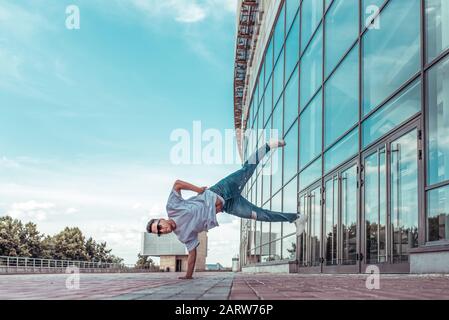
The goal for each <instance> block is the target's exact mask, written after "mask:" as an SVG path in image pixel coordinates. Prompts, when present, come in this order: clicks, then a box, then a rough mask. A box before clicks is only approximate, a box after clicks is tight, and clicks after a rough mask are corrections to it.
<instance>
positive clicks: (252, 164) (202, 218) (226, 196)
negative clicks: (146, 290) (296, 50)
mask: <svg viewBox="0 0 449 320" xmlns="http://www.w3.org/2000/svg"><path fill="white" fill-rule="evenodd" d="M284 146H285V141H283V140H279V141H278V140H272V141H270V142H269V143H267V144H265V145H264V146H262V147H261V148H259V150H257V151H256V152H255V153H254V154H253V155H252V156H251V157H250V158H249V159H248V160H247V161H246V162H245V163H244V165H243V167H242V168H241V169H240V170H238V171H236V172H234V173H233V174H231V175H229V176H227V177H226V178H224V179H222V180H221V181H219V182H218V183H217V184H215V185H214V186H212V187H211V188H209V189H208V188H206V187H197V186H194V185H192V184H190V183H187V182H184V181H180V180H177V181H176V182H175V184H174V186H173V190H172V191H171V193H170V196H169V197H168V201H167V206H166V209H167V213H168V218H169V219H168V220H166V219H162V218H161V219H152V220H150V221H149V222H148V224H147V232H149V233H155V234H158V235H159V236H160V235H161V234H167V233H171V232H174V233H175V234H176V236H177V237H178V239H179V241H181V242H182V243H184V244H185V246H186V248H187V251H188V252H189V256H188V259H187V273H186V276H185V277H180V279H192V275H193V270H194V268H195V261H196V247H197V246H198V245H199V241H198V233H200V232H202V231H207V230H210V229H212V228H214V227H217V226H218V222H217V218H216V214H218V213H219V212H222V211H224V212H227V213H229V214H232V215H234V216H237V217H240V218H244V219H254V220H258V221H264V222H290V223H292V222H295V223H296V233H297V235H300V234H301V233H302V232H303V231H304V226H305V222H306V220H307V216H303V215H300V214H298V213H284V212H274V211H270V210H266V209H262V208H260V207H257V206H255V205H254V204H252V203H251V202H249V201H248V200H246V199H245V198H244V197H243V196H242V195H241V193H242V190H243V187H244V186H245V185H246V183H247V182H248V179H249V178H250V177H251V176H252V174H253V173H254V170H255V169H256V167H257V165H258V164H259V162H260V161H261V160H262V159H263V157H264V156H265V155H266V154H267V153H268V152H269V151H270V150H274V149H276V148H278V147H284ZM181 190H190V191H193V192H196V193H198V195H197V196H194V197H192V198H189V199H184V198H182V196H181Z"/></svg>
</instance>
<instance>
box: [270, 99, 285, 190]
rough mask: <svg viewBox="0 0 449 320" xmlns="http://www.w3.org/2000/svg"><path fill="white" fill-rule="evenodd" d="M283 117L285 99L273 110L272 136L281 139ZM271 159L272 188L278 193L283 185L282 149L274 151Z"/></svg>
mask: <svg viewBox="0 0 449 320" xmlns="http://www.w3.org/2000/svg"><path fill="white" fill-rule="evenodd" d="M282 117H283V101H282V99H281V100H280V101H279V103H278V105H277V106H276V109H274V111H273V130H272V138H277V139H280V138H281V137H282V136H283V131H282ZM272 155H273V156H272V161H271V169H272V171H271V174H272V179H271V188H272V193H276V192H277V191H278V190H279V189H280V188H281V187H282V149H276V150H275V151H273V152H272Z"/></svg>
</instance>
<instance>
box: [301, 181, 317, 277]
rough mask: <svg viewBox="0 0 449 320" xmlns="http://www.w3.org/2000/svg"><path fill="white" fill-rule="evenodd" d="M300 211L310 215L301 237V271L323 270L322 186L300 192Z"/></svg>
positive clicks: (314, 271)
mask: <svg viewBox="0 0 449 320" xmlns="http://www.w3.org/2000/svg"><path fill="white" fill-rule="evenodd" d="M299 212H300V213H301V214H305V215H307V216H308V217H309V219H308V220H307V223H306V226H305V230H304V233H303V234H302V235H301V236H300V237H299V252H298V257H299V267H300V272H313V273H316V272H321V261H322V259H321V186H319V185H315V187H312V188H310V189H309V190H307V191H305V192H303V193H301V194H300V196H299Z"/></svg>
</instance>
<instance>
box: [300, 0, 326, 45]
mask: <svg viewBox="0 0 449 320" xmlns="http://www.w3.org/2000/svg"><path fill="white" fill-rule="evenodd" d="M301 11H302V19H301V23H302V30H301V52H302V51H304V50H305V48H306V45H307V43H308V42H309V40H310V38H311V37H312V34H313V32H314V31H315V29H316V28H317V27H318V24H319V23H320V21H321V18H322V16H323V1H322V0H318V1H317V0H303V2H302V5H301Z"/></svg>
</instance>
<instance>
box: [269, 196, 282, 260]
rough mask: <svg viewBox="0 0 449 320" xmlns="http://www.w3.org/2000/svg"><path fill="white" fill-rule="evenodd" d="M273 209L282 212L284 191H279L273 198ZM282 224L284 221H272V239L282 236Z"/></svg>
mask: <svg viewBox="0 0 449 320" xmlns="http://www.w3.org/2000/svg"><path fill="white" fill-rule="evenodd" d="M271 210H273V211H278V212H282V192H278V193H277V194H276V195H275V196H274V197H273V199H271ZM281 226H282V222H271V241H273V240H276V239H280V238H281V237H282V234H281V228H282V227H281ZM279 254H280V252H279Z"/></svg>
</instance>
